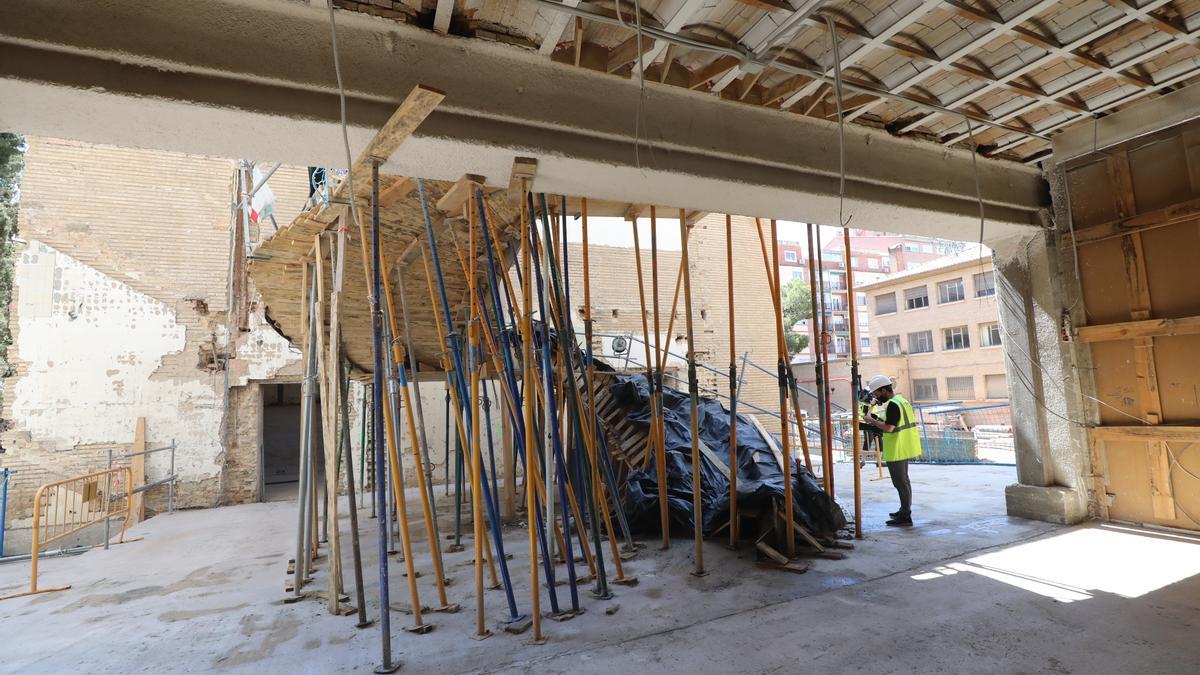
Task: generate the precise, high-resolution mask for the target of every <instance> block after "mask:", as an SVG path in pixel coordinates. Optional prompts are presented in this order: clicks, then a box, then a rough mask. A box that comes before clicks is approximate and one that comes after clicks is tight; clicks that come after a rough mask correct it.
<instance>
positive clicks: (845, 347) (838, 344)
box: [833, 335, 850, 354]
mask: <svg viewBox="0 0 1200 675" xmlns="http://www.w3.org/2000/svg"><path fill="white" fill-rule="evenodd" d="M833 345H834V350H835V351H837V353H838V354H845V353H847V352H849V351H850V341H849V340H847V339H846V338H844V337H842V336H840V335H839V336H837V337H836V338H834V342H833Z"/></svg>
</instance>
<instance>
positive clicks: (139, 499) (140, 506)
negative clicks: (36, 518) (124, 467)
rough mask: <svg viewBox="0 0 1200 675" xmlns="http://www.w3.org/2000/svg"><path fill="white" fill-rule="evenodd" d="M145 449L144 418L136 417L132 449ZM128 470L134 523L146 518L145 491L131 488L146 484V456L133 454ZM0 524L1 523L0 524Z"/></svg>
mask: <svg viewBox="0 0 1200 675" xmlns="http://www.w3.org/2000/svg"><path fill="white" fill-rule="evenodd" d="M145 451H146V418H145V417H139V418H137V423H136V425H135V426H134V431H133V450H132V451H131V452H145ZM129 470H130V472H131V473H132V474H133V475H132V478H131V484H130V486H129V490H130V491H131V493H130V496H129V525H136V524H138V523H140V522H142V521H143V520H145V519H146V493H145V492H139V493H137V494H132V491H133V490H136V489H137V488H140V487H142V486H143V485H145V484H146V456H145V455H134V456H133V457H131V458H130V459H129ZM0 525H2V524H0Z"/></svg>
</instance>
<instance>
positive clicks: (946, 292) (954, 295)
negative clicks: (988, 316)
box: [938, 279, 966, 305]
mask: <svg viewBox="0 0 1200 675" xmlns="http://www.w3.org/2000/svg"><path fill="white" fill-rule="evenodd" d="M965 297H966V294H965V293H964V292H963V282H962V279H951V280H950V281H943V282H941V283H939V284H938V304H942V305H944V304H946V303H947V302H958V301H959V300H962V299H963V298H965Z"/></svg>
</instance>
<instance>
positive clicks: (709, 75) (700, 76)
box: [688, 55, 738, 89]
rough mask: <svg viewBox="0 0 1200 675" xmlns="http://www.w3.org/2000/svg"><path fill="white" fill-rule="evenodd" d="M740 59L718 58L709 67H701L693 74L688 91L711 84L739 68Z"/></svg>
mask: <svg viewBox="0 0 1200 675" xmlns="http://www.w3.org/2000/svg"><path fill="white" fill-rule="evenodd" d="M737 64H738V59H737V57H736V56H729V55H725V56H718V57H717V58H715V59H713V60H712V61H709V62H708V64H707V65H705V66H703V67H701V68H700V69H698V70H696V71H695V72H693V73H692V80H691V83H690V84H688V89H698V88H700V87H703V86H704V85H706V84H708V83H709V82H711V81H712V80H713V79H714V78H718V77H721V76H722V75H724V74H725V73H727V72H729V71H730V70H733V69H734V68H735V67H737Z"/></svg>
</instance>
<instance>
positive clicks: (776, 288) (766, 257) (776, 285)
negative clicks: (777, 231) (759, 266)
mask: <svg viewBox="0 0 1200 675" xmlns="http://www.w3.org/2000/svg"><path fill="white" fill-rule="evenodd" d="M755 222H756V223H758V221H757V220H756V221H755ZM758 243H759V246H760V247H761V248H762V258H763V266H764V267H765V268H766V270H767V276H768V277H770V278H769V279H768V282H769V283H770V284H771V288H772V289H773V292H775V293H778V294H779V297H780V298H781V299H782V298H783V287H782V285H781V284H782V281H781V280H780V279H779V278H778V276H777V275H776V274H775V273H774V271H773V268H772V264H773V263H772V262H771V255H770V254H769V253H767V240H766V237H765V236H763V231H762V228H761V227H759V228H758ZM781 301H782V300H781ZM783 346H784V350H785V351H784V357H785V361H786V362H787V363H788V364H789V367H788V369H787V386H788V392H789V393H790V394H791V403H792V412H793V413H794V414H795V415H796V428H797V436H799V437H800V447H801V449H803V451H804V466H805V467H806V468H807V469H808V470H809V471H810V472H811V471H812V457H811V456H810V455H809V453H808V439H807V438H805V435H804V412H803V411H802V410H800V390H799V386H798V385H797V384H796V377H795V375H794V374H793V373H792V369H791V367H790V364H791V362H792V351H791V349H788V347H787V340H786V339H785V340H784V343H783ZM743 365H744V364H743ZM742 374H743V375H745V373H744V372H743V373H742ZM768 374H769V373H768ZM775 377H776V378H778V375H776V376H775ZM739 384H740V382H739Z"/></svg>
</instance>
